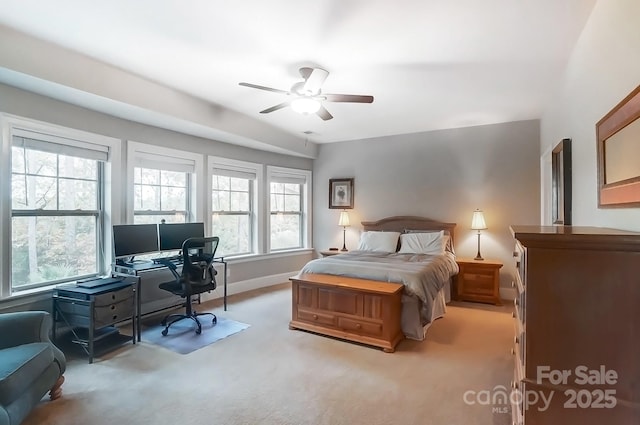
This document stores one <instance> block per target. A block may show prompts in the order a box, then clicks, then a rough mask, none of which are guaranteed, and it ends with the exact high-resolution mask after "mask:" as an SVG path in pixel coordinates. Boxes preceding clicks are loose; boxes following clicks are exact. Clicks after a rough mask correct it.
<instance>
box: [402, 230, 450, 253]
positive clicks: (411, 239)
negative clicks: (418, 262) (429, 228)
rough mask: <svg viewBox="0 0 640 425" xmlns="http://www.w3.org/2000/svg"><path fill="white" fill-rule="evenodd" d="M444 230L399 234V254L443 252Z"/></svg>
mask: <svg viewBox="0 0 640 425" xmlns="http://www.w3.org/2000/svg"><path fill="white" fill-rule="evenodd" d="M445 243H446V240H445V238H444V231H440V232H428V233H405V234H403V235H400V251H398V253H399V254H432V255H441V254H444V249H445Z"/></svg>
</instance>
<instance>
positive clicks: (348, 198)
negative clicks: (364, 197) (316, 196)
mask: <svg viewBox="0 0 640 425" xmlns="http://www.w3.org/2000/svg"><path fill="white" fill-rule="evenodd" d="M329 208H335V209H351V208H353V178H347V179H329Z"/></svg>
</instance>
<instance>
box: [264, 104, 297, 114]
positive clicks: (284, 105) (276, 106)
mask: <svg viewBox="0 0 640 425" xmlns="http://www.w3.org/2000/svg"><path fill="white" fill-rule="evenodd" d="M290 104H291V102H288V101H287V102H282V103H279V104H277V105H275V106H272V107H271V108H267V109H265V110H264V111H260V113H261V114H268V113H269V112H273V111H277V110H278V109H282V108H286V107H287V106H289V105H290Z"/></svg>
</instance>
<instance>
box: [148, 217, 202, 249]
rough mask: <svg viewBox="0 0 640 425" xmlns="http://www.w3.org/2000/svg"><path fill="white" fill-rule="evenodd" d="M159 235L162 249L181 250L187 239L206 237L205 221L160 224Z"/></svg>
mask: <svg viewBox="0 0 640 425" xmlns="http://www.w3.org/2000/svg"><path fill="white" fill-rule="evenodd" d="M158 236H159V237H160V251H175V250H179V249H182V244H183V243H184V241H185V240H187V239H189V238H202V237H204V223H171V224H159V225H158Z"/></svg>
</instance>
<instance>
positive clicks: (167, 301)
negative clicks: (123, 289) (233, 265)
mask: <svg viewBox="0 0 640 425" xmlns="http://www.w3.org/2000/svg"><path fill="white" fill-rule="evenodd" d="M213 262H214V263H219V264H222V266H223V274H224V276H223V281H222V282H223V287H224V292H223V304H224V311H227V262H226V261H225V259H224V257H216V258H215V259H214V260H213ZM175 264H176V266H178V267H180V266H181V264H182V262H181V261H176V262H175ZM112 269H113V274H114V275H117V276H136V277H138V278H139V279H138V297H137V300H138V301H137V303H138V304H137V314H138V322H139V323H140V321H141V318H142V316H144V315H146V314H151V313H155V312H157V311H161V310H166V309H169V308H174V307H178V306H182V305H184V300H183V299H182V298H180V297H178V296H176V295H172V294H170V293H169V292H167V291H163V290H161V289H159V288H158V285H159V284H160V283H162V282H166V281H168V280H171V281H172V280H173V279H174V277H173V275H172V274H171V273H170V270H169V268H168V267H167V266H166V265H164V264H161V263H154V262H152V261H148V262H141V263H132V264H114V265H113V267H112ZM143 287H144V288H143ZM154 293H155V295H157V296H158V297H161V299H155V300H153V299H152V300H151V301H149V297H151V298H152V297H153V295H154ZM143 301H148V302H147V303H146V304H144V305H143ZM137 333H138V341H140V338H141V335H140V334H141V329H140V326H138V328H137Z"/></svg>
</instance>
